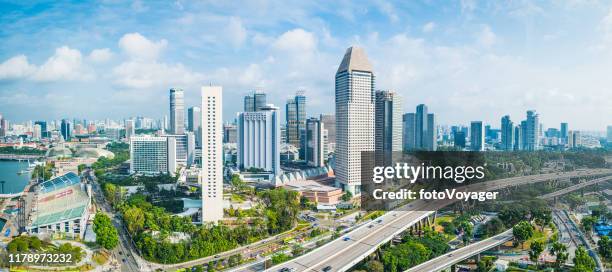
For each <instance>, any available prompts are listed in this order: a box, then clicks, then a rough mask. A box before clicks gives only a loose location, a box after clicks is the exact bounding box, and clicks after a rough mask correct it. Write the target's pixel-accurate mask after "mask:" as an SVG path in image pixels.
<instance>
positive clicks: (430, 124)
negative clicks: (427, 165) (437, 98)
mask: <svg viewBox="0 0 612 272" xmlns="http://www.w3.org/2000/svg"><path fill="white" fill-rule="evenodd" d="M403 122H404V138H405V139H404V141H403V142H404V149H405V150H427V151H435V150H436V149H437V138H438V130H437V126H436V119H435V115H434V114H433V113H429V112H428V109H427V106H426V105H424V104H420V105H418V106H417V107H416V113H407V114H404V116H403Z"/></svg>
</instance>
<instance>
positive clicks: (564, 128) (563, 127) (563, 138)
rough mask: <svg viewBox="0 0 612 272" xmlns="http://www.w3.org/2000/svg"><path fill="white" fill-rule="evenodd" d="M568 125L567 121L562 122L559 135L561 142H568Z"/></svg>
mask: <svg viewBox="0 0 612 272" xmlns="http://www.w3.org/2000/svg"><path fill="white" fill-rule="evenodd" d="M567 129H568V126H567V123H561V128H560V134H561V135H559V139H560V140H561V143H563V144H567V132H568V130H567Z"/></svg>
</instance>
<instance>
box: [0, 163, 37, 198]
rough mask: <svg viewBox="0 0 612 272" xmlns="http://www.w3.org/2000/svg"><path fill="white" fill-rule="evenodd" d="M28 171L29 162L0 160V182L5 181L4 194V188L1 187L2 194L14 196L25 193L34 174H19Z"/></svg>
mask: <svg viewBox="0 0 612 272" xmlns="http://www.w3.org/2000/svg"><path fill="white" fill-rule="evenodd" d="M27 169H28V162H27V161H4V160H0V181H5V182H4V192H2V187H1V186H0V193H4V194H12V193H19V192H21V191H23V189H24V188H25V186H26V185H27V184H28V181H29V180H30V176H31V175H32V173H30V172H26V173H23V174H21V175H19V174H18V172H19V171H23V170H27Z"/></svg>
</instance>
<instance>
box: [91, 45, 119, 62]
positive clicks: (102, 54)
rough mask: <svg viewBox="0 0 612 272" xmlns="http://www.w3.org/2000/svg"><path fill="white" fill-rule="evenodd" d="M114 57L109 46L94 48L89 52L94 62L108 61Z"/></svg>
mask: <svg viewBox="0 0 612 272" xmlns="http://www.w3.org/2000/svg"><path fill="white" fill-rule="evenodd" d="M112 57H113V52H112V51H111V50H110V49H108V48H101V49H94V50H91V53H89V56H88V59H89V60H91V61H93V62H106V61H108V60H110V59H111V58H112Z"/></svg>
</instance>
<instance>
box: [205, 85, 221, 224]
mask: <svg viewBox="0 0 612 272" xmlns="http://www.w3.org/2000/svg"><path fill="white" fill-rule="evenodd" d="M222 105H223V96H222V88H221V86H204V87H202V141H201V143H202V222H212V223H216V222H217V221H219V220H221V219H223V157H222V156H223V122H222V120H223V119H222V116H221V112H222Z"/></svg>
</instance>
